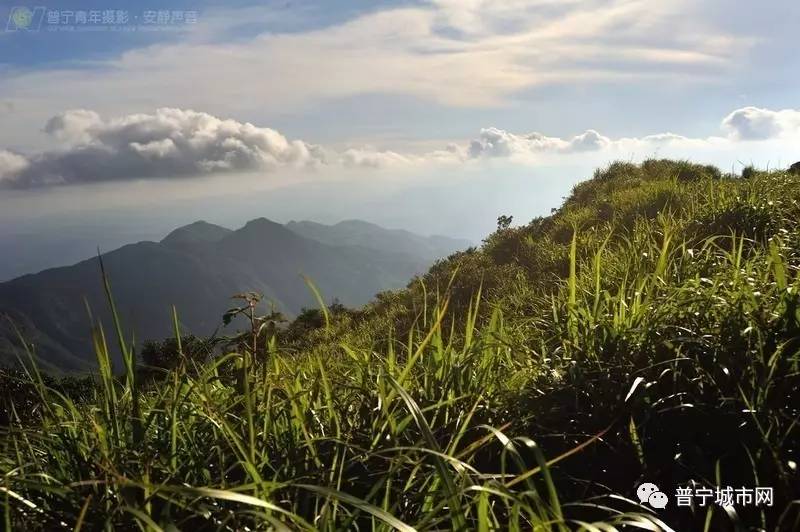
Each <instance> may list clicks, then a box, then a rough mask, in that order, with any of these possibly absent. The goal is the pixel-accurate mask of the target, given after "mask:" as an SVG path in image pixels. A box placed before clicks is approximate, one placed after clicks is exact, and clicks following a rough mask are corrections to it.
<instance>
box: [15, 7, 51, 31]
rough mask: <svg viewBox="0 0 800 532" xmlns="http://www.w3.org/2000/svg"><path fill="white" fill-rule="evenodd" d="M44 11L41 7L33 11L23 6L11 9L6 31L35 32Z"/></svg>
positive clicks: (40, 22)
mask: <svg viewBox="0 0 800 532" xmlns="http://www.w3.org/2000/svg"><path fill="white" fill-rule="evenodd" d="M44 11H45V9H44V8H43V7H36V8H34V9H33V10H31V9H29V8H27V7H25V6H17V7H12V8H11V13H10V14H9V15H8V24H6V31H37V30H38V29H39V26H40V25H41V24H42V17H43V15H44Z"/></svg>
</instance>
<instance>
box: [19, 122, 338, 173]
mask: <svg viewBox="0 0 800 532" xmlns="http://www.w3.org/2000/svg"><path fill="white" fill-rule="evenodd" d="M45 131H47V132H48V133H49V134H51V135H53V136H54V137H56V138H57V139H59V140H60V141H62V142H63V147H62V148H61V149H58V150H54V151H48V152H43V153H39V154H36V155H33V156H31V157H29V158H28V159H24V158H22V161H24V164H22V163H21V162H20V159H21V158H20V156H16V157H15V158H11V157H10V156H8V155H6V156H5V157H4V159H5V160H6V163H5V164H4V166H6V167H7V170H6V171H5V172H4V175H5V178H6V182H7V183H10V184H12V185H15V186H19V187H28V186H36V185H43V184H57V183H61V184H71V183H82V182H95V181H113V180H124V179H131V178H146V177H167V176H182V175H198V174H204V173H211V172H231V171H246V170H265V169H273V168H277V167H281V166H294V167H308V166H316V165H319V164H322V163H323V162H324V161H325V154H324V153H323V151H322V149H321V148H319V147H318V146H314V145H311V144H307V143H305V142H303V141H300V140H289V139H287V138H286V137H284V136H283V135H281V134H280V133H278V132H277V131H275V130H273V129H269V128H263V127H256V126H254V125H253V124H250V123H242V122H237V121H235V120H222V119H219V118H217V117H215V116H212V115H210V114H208V113H201V112H196V111H191V110H184V109H172V108H161V109H158V110H156V111H155V112H154V113H153V114H134V115H126V116H122V117H117V118H112V119H108V120H106V119H103V118H102V117H101V116H100V115H99V114H98V113H96V112H94V111H89V110H86V109H78V110H72V111H67V112H65V113H62V114H59V115H57V116H55V117H53V118H51V119H50V120H48V122H47V125H46V126H45ZM6 153H7V152H6Z"/></svg>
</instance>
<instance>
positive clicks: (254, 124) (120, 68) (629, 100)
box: [0, 0, 800, 240]
mask: <svg viewBox="0 0 800 532" xmlns="http://www.w3.org/2000/svg"><path fill="white" fill-rule="evenodd" d="M20 5H22V6H25V7H27V8H28V9H30V10H32V12H37V13H38V12H40V11H36V8H37V7H42V8H44V9H45V10H46V11H47V12H54V11H58V12H59V13H63V12H72V13H74V12H77V11H83V12H91V11H103V10H108V9H120V6H119V5H113V4H109V3H108V2H105V1H91V2H89V1H85V0H78V1H74V2H73V1H69V0H64V1H60V2H49V3H21V4H20ZM17 7H19V5H18V6H17ZM13 9H14V6H13V5H6V6H3V7H0V124H2V127H0V237H2V236H3V235H4V234H6V235H7V234H22V233H25V234H33V233H37V232H38V233H41V232H47V231H50V230H52V228H53V227H62V226H64V223H63V220H65V219H67V218H68V219H70V220H72V221H74V222H75V223H71V224H70V225H69V227H81V226H85V227H95V226H96V225H97V223H99V222H98V220H101V221H102V220H105V221H106V222H108V224H109V227H112V226H113V227H117V226H119V223H117V222H119V221H120V220H123V219H124V220H125V223H126V224H127V226H128V227H129V231H127V232H126V233H125V237H124V238H133V237H134V236H136V235H138V236H140V237H148V238H150V237H155V236H157V234H158V233H159V232H162V231H167V230H168V229H169V228H170V227H169V226H170V225H171V224H176V223H180V222H189V221H192V219H191V218H199V217H204V218H208V219H218V220H220V221H223V222H226V223H229V224H236V223H239V222H240V221H244V219H245V218H246V217H248V216H268V217H273V218H276V219H289V218H295V219H299V218H309V219H324V220H327V221H335V220H336V219H343V218H349V217H355V216H359V217H363V218H367V219H371V220H373V221H376V222H379V223H385V224H389V225H393V226H399V227H407V228H410V229H413V230H417V231H420V232H428V233H434V232H438V233H449V234H453V235H454V236H466V237H469V238H472V239H473V240H479V239H480V238H481V237H482V236H484V235H485V234H486V233H487V232H488V231H490V230H491V228H492V225H493V223H494V220H495V219H496V217H497V215H498V214H501V213H508V214H513V215H515V216H516V219H517V220H518V221H520V222H523V221H525V220H527V219H530V218H531V217H533V216H535V215H538V214H543V213H546V212H547V210H549V207H551V206H555V204H557V203H558V202H559V201H560V198H561V197H562V196H564V195H566V194H567V193H568V192H569V188H570V187H571V186H572V184H574V183H575V182H576V181H578V180H580V179H583V178H586V177H588V176H589V175H591V171H592V169H593V168H595V167H596V166H599V165H603V164H607V163H608V162H609V161H611V160H614V159H620V158H622V159H632V160H639V159H642V158H644V157H648V156H654V155H658V156H674V157H685V158H690V159H694V160H698V161H703V162H711V163H715V164H718V165H720V166H722V167H723V168H725V169H730V168H734V169H735V168H741V165H742V164H749V163H754V164H756V165H759V166H767V165H770V166H772V167H774V166H779V165H784V166H785V165H787V164H789V163H791V162H793V161H794V160H797V159H800V153H798V150H797V149H796V146H797V145H798V140H800V102H798V94H800V91H798V88H800V87H798V84H799V82H800V58H799V57H798V54H796V53H795V49H796V37H795V35H796V31H797V30H796V26H797V22H798V21H800V3H798V2H796V1H794V0H774V1H769V2H761V3H758V4H756V3H753V2H739V1H733V0H708V1H704V2H696V1H694V0H672V1H670V2H664V1H662V0H584V1H578V0H504V1H503V2H499V1H494V0H418V1H416V2H389V1H380V2H375V1H370V2H367V1H356V0H348V1H336V2H333V1H326V2H322V1H312V0H288V1H287V0H284V1H273V2H266V3H264V2H262V3H248V2H226V3H225V4H224V6H223V5H220V3H218V2H187V1H174V2H159V1H147V2H137V3H136V7H135V8H131V7H122V8H121V9H123V10H125V11H127V14H128V16H129V18H130V19H131V20H130V21H129V23H128V24H127V25H126V27H125V28H122V29H126V30H128V31H120V30H119V28H118V29H116V30H114V29H113V28H112V29H108V28H106V31H87V24H83V25H81V24H75V26H76V27H75V29H74V30H72V31H65V30H64V31H50V30H54V29H61V30H63V28H60V27H50V28H48V24H43V26H42V27H41V28H40V29H39V31H22V30H20V31H2V30H4V29H6V28H7V26H6V21H7V20H8V18H9V16H10V14H11V13H12V12H13ZM146 11H170V13H173V12H188V11H192V12H196V13H197V21H196V23H193V24H173V23H170V24H166V25H163V27H160V28H159V31H143V30H152V29H153V28H152V27H146V28H142V26H145V24H143V23H142V19H143V18H144V16H145V12H146ZM63 25H65V24H61V22H60V21H59V24H53V25H51V26H63ZM88 26H91V24H89V25H88ZM101 26H102V25H101ZM92 29H94V30H97V29H98V28H92ZM100 29H103V28H100ZM134 29H135V30H136V31H132V30H134ZM223 196H224V198H225V199H224V201H219V200H218V199H219V198H220V197H223ZM431 198H434V199H435V200H436V206H437V207H438V210H437V209H434V208H433V206H432V205H431ZM420 206H425V207H424V208H423V207H420ZM154 211H155V214H154ZM434 211H435V212H434ZM426 213H428V214H426ZM137 220H138V221H137ZM154 220H155V222H154ZM82 224H83V225H82ZM137 227H141V228H142V229H141V230H138V232H137ZM76 231H78V229H76ZM93 234H94V233H93ZM122 238H123V237H122V236H120V238H119V239H120V240H122Z"/></svg>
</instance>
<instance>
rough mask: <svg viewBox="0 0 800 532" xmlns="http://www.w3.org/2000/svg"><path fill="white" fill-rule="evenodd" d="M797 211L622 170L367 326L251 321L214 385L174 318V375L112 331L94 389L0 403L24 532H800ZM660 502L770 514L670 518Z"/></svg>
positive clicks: (491, 241)
mask: <svg viewBox="0 0 800 532" xmlns="http://www.w3.org/2000/svg"><path fill="white" fill-rule="evenodd" d="M798 201H800V177H798V176H793V175H789V174H787V173H784V172H770V173H767V172H750V173H749V176H748V178H747V179H741V178H736V177H733V176H722V175H721V174H720V173H719V171H717V170H715V169H713V168H710V167H707V166H699V165H693V164H690V163H686V162H679V161H678V162H676V161H647V162H645V163H644V164H642V165H631V164H627V163H615V164H613V165H611V166H610V167H609V168H607V169H604V170H600V171H598V172H597V173H596V175H595V177H594V179H592V180H589V181H586V182H584V183H582V184H580V185H578V186H577V187H576V189H575V191H574V192H573V194H572V196H571V197H570V198H568V199H567V201H566V202H565V204H564V205H563V206H562V207H561V208H560V209H559V210H558V211H557V212H555V213H554V214H553V215H552V216H550V217H547V218H541V219H537V220H534V221H532V222H531V223H530V224H528V225H526V226H524V227H520V228H500V229H498V231H497V232H496V233H494V234H493V235H491V236H490V237H488V238H487V240H486V241H485V243H484V245H483V246H482V247H481V248H480V249H477V250H469V251H467V252H464V253H459V254H456V255H454V256H452V257H450V258H449V259H447V260H445V261H441V262H440V263H438V264H437V265H435V266H434V267H433V268H432V269H431V271H430V272H429V273H428V274H426V275H424V276H422V277H421V278H420V279H417V280H414V281H413V282H412V283H411V284H410V285H409V287H408V288H407V289H406V290H402V291H398V292H393V293H384V294H380V295H379V296H378V297H377V298H376V300H375V302H374V303H372V304H370V305H368V306H367V307H366V308H365V309H362V310H359V311H348V310H346V309H341V308H336V309H333V308H331V309H324V308H323V309H322V311H320V313H319V314H318V315H314V313H311V312H308V313H306V314H304V319H303V321H302V323H299V322H296V323H293V324H291V325H290V326H289V327H288V328H286V329H283V330H279V331H278V332H277V333H275V331H276V329H275V327H274V326H271V325H269V323H270V322H269V320H268V319H266V318H263V319H262V318H260V317H259V316H257V315H256V314H255V313H253V312H251V310H249V309H252V308H253V307H250V300H248V301H247V303H248V304H247V305H246V307H247V309H245V312H247V313H248V315H249V317H250V318H251V323H252V327H251V329H250V331H249V332H248V333H247V334H246V335H244V336H242V337H239V339H238V341H237V342H234V343H231V344H230V345H231V346H235V347H231V348H230V349H228V350H226V352H224V353H222V354H220V355H219V356H218V357H216V358H214V359H213V360H210V361H204V362H197V361H196V360H195V359H193V358H192V357H191V356H189V354H188V353H184V352H183V351H184V346H183V345H182V344H181V342H180V340H179V339H180V330H179V326H178V318H179V316H176V319H175V329H176V337H177V338H178V341H177V352H178V353H180V354H181V355H183V356H180V355H177V356H178V363H177V364H176V367H173V368H171V369H169V370H164V371H162V372H158V371H157V370H150V373H149V374H148V378H147V379H144V378H142V375H143V372H142V369H141V368H139V367H138V366H137V358H136V356H134V353H135V352H136V348H135V346H134V345H133V343H132V342H131V340H130V339H126V338H121V337H119V335H117V338H116V340H117V343H118V344H119V347H118V348H117V349H119V350H120V351H121V352H122V353H123V354H125V356H124V358H123V360H125V361H126V364H125V368H124V371H123V372H122V373H119V374H115V373H114V372H113V371H112V368H111V364H110V358H111V357H110V349H111V348H110V347H109V346H108V344H109V339H108V338H106V336H105V333H104V331H103V329H102V327H101V326H100V324H97V326H96V328H95V333H94V346H95V352H96V356H97V361H98V368H99V370H98V373H97V375H96V376H95V377H94V379H93V385H92V386H87V385H85V384H83V385H76V383H75V382H74V381H70V382H66V383H64V382H60V381H56V380H53V379H51V378H49V377H47V376H45V375H41V374H40V373H39V372H38V370H36V366H35V365H34V364H32V363H28V364H27V368H28V369H27V372H24V373H20V372H13V371H8V372H6V373H5V374H4V378H3V379H2V380H0V382H3V386H5V387H6V389H7V390H9V391H6V392H5V393H4V394H3V393H2V390H0V404H2V405H3V412H2V414H3V416H5V423H2V418H0V424H4V425H5V426H4V427H3V428H2V429H0V430H1V431H2V432H3V437H2V439H0V475H2V479H0V497H2V498H0V508H2V510H3V518H4V519H5V524H6V527H7V528H23V527H27V528H32V529H37V528H41V529H46V530H51V529H52V530H57V529H68V530H69V529H72V530H78V529H83V530H95V529H103V528H105V529H109V530H111V529H142V530H175V529H179V530H184V529H189V530H191V529H195V530H246V529H249V530H272V529H277V530H353V529H358V530H392V529H398V530H540V531H563V530H577V529H583V530H589V531H596V530H600V531H607V530H628V529H640V530H641V529H644V530H661V529H663V530H669V529H674V530H679V531H686V530H750V529H752V530H756V529H768V530H794V529H797V528H799V527H800V511H798V509H799V508H800V504H799V503H798V500H797V499H798V498H800V493H798V491H799V490H798V486H799V485H800V479H799V478H798V474H797V471H796V467H797V466H796V462H797V461H798V456H797V452H798V436H799V433H798V431H800V428H798V419H800V409H799V408H800V407H798V406H797V405H800V392H799V391H800V371H798V369H799V366H800V354H798V353H800V334H798V333H799V332H800V310H799V308H800V307H799V306H798V302H799V301H798V298H800V295H799V294H798V292H800V278H799V277H798V266H799V265H800V232H798V227H800V223H798V222H800V205H798ZM312 288H313V285H312ZM109 301H111V290H109ZM243 308H244V307H243ZM114 329H115V330H116V331H120V330H122V329H121V327H119V325H118V323H115V324H114ZM273 333H275V334H273ZM25 356H26V357H30V359H31V360H32V359H33V358H34V357H33V354H32V353H28V354H27V355H25ZM3 397H5V399H3ZM642 481H649V482H655V483H657V484H659V485H660V486H662V489H665V490H666V491H667V494H668V495H670V496H671V495H672V494H674V489H675V488H676V487H677V486H685V485H688V484H690V483H693V484H694V485H696V486H710V487H711V486H716V485H732V486H736V487H741V486H748V487H754V486H756V485H758V486H771V487H774V489H775V505H774V506H773V507H771V508H736V509H734V510H730V511H727V512H726V511H723V510H722V509H721V508H719V507H713V506H712V507H709V508H695V509H694V510H689V509H684V508H680V509H679V508H675V507H674V506H673V507H668V509H667V510H666V511H661V512H654V511H652V510H650V509H648V508H646V507H643V506H640V505H639V504H638V501H637V500H636V497H635V489H636V486H637V484H638V483H640V482H642Z"/></svg>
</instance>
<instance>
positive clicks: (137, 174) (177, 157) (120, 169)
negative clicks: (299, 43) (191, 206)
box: [0, 107, 800, 188]
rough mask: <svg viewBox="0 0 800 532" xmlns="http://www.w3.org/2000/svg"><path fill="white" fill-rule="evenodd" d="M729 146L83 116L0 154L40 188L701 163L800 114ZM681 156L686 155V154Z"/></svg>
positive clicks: (4, 171)
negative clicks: (427, 168)
mask: <svg viewBox="0 0 800 532" xmlns="http://www.w3.org/2000/svg"><path fill="white" fill-rule="evenodd" d="M720 127H721V129H722V130H723V132H724V133H725V135H724V136H709V137H705V138H690V137H685V136H682V135H677V134H674V133H660V134H655V135H647V136H643V137H636V138H618V139H611V138H609V137H607V136H605V135H602V134H601V133H599V132H597V131H595V130H593V129H588V130H586V131H585V132H583V133H581V134H579V135H575V136H573V137H570V138H559V137H551V136H547V135H545V134H542V133H528V134H515V133H511V132H509V131H505V130H502V129H498V128H495V127H490V128H485V129H482V130H481V132H480V134H479V136H478V137H477V138H476V139H474V140H472V141H469V142H466V143H461V144H450V145H448V146H447V147H446V148H445V149H443V150H437V151H429V152H426V153H399V152H396V151H386V150H377V149H374V148H372V147H369V146H363V147H349V148H347V149H344V150H339V151H337V150H334V149H330V148H325V147H322V146H319V145H316V144H311V143H308V142H305V141H303V140H289V139H287V138H286V137H285V136H284V135H282V134H281V133H279V132H278V131H275V130H274V129H270V128H266V127H259V126H255V125H253V124H251V123H249V122H244V123H243V122H238V121H235V120H230V119H221V118H217V117H215V116H212V115H210V114H208V113H202V112H197V111H192V110H185V109H173V108H162V109H158V110H156V111H155V112H154V113H153V114H132V115H126V116H121V117H117V118H111V119H104V118H103V117H101V116H100V115H99V114H98V113H96V112H94V111H90V110H86V109H78V110H72V111H67V112H64V113H61V114H59V115H56V116H54V117H52V118H50V119H49V120H48V121H47V123H46V125H45V128H44V130H45V131H46V132H47V133H48V134H50V135H51V136H52V137H53V138H54V139H57V140H58V141H59V142H60V143H61V148H59V149H57V150H51V151H44V152H41V153H38V154H34V155H31V156H24V155H22V154H19V153H14V152H11V151H8V150H0V185H4V186H7V187H12V188H34V187H40V186H46V185H68V184H79V183H92V182H101V181H123V180H130V179H147V178H175V177H192V176H201V175H207V174H226V173H236V172H256V171H258V172H265V173H268V172H270V171H276V170H280V169H286V168H300V169H318V168H323V167H334V166H335V167H339V168H366V169H377V168H386V167H398V166H401V167H413V166H417V167H418V166H421V165H425V164H466V163H469V162H470V161H477V160H484V159H512V160H515V161H522V162H527V163H533V164H535V163H536V162H538V161H540V160H541V158H543V157H546V156H550V157H552V156H576V155H579V154H591V153H598V154H604V155H608V156H609V157H617V156H621V155H626V154H633V153H643V152H647V153H648V154H652V153H654V152H656V151H657V150H659V149H661V148H677V149H683V150H686V152H689V153H696V154H698V155H701V156H702V152H703V150H708V149H711V148H732V147H735V146H737V145H738V144H740V143H743V142H748V141H761V142H764V141H784V140H800V110H791V109H785V110H781V111H772V110H769V109H760V108H756V107H744V108H741V109H737V110H735V111H733V112H731V113H730V114H729V115H728V116H726V117H725V118H724V119H723V120H722V122H721V126H720ZM684 153H685V152H684Z"/></svg>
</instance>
